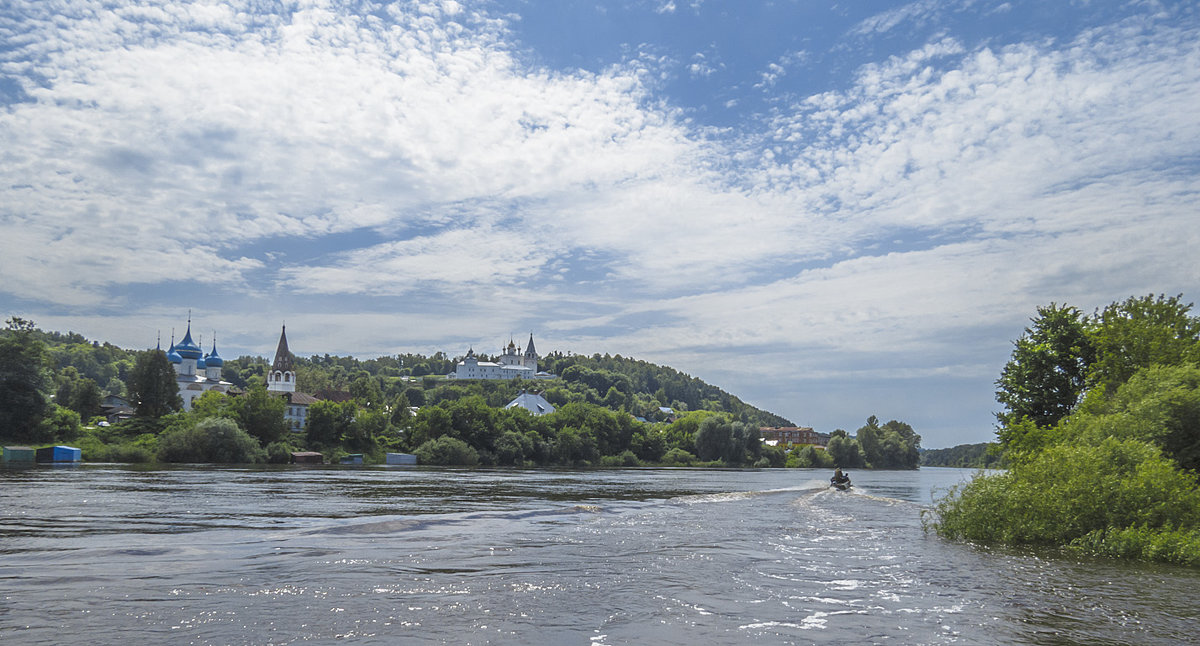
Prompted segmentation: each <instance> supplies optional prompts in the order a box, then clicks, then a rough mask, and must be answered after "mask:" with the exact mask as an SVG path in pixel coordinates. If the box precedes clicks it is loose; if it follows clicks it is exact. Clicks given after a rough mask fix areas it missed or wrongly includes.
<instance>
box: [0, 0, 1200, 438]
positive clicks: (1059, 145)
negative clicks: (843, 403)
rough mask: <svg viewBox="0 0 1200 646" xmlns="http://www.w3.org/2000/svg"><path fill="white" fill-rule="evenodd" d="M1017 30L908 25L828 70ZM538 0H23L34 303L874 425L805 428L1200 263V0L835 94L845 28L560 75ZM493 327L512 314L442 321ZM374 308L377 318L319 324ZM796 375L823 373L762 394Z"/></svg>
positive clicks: (1188, 273)
mask: <svg viewBox="0 0 1200 646" xmlns="http://www.w3.org/2000/svg"><path fill="white" fill-rule="evenodd" d="M985 4H986V3H985ZM655 7H656V8H659V9H665V8H667V7H672V8H673V3H660V4H658V5H655ZM1009 9H1011V7H1008V6H996V7H993V6H990V5H988V6H980V7H973V6H972V5H970V3H966V4H963V5H952V6H942V5H939V4H937V3H926V2H921V3H912V4H908V5H902V6H897V7H894V8H893V9H891V10H888V11H885V12H883V13H881V14H879V15H876V16H873V17H871V18H869V19H866V20H861V21H858V22H856V23H854V25H853V26H851V27H850V29H849V30H848V31H847V33H846V36H845V38H844V39H843V40H841V41H840V42H838V43H836V45H835V46H834V47H833V49H831V50H830V51H831V52H836V51H842V50H846V49H848V48H852V47H855V46H858V44H861V43H862V42H875V41H873V40H872V39H876V40H879V39H894V38H897V37H898V36H897V34H902V33H909V32H916V31H919V30H920V29H925V28H928V27H930V26H931V25H932V26H933V27H938V26H939V21H945V20H947V18H946V16H947V15H950V14H953V15H954V16H955V17H956V18H955V19H956V20H963V19H965V18H963V17H964V16H969V15H975V14H972V13H971V12H972V11H975V12H976V13H977V14H978V15H980V16H987V15H990V14H994V13H995V12H996V11H1000V12H1001V13H1005V14H1015V13H1019V11H1016V10H1014V11H1010V10H1009ZM710 10H713V11H715V9H712V8H711V7H709V6H707V5H701V4H699V3H697V4H695V5H693V6H692V11H691V12H680V13H678V14H676V13H674V12H666V13H665V14H663V16H662V17H663V19H666V18H671V19H672V20H675V19H682V18H686V19H688V20H693V19H699V17H702V16H703V15H705V12H708V11H710ZM511 11H513V7H512V6H510V5H508V4H506V3H499V2H484V1H480V2H407V3H394V4H379V5H375V4H371V3H362V4H361V5H354V7H353V8H348V7H347V6H346V5H344V4H343V3H334V2H317V1H313V2H297V3H291V4H288V5H286V6H284V5H279V6H276V7H274V8H273V9H271V10H267V11H264V10H263V9H262V7H261V6H260V4H259V3H252V2H244V3H237V2H234V3H225V4H220V5H213V4H207V3H175V2H162V3H132V2H130V3H120V2H106V3H99V2H74V3H67V4H66V5H64V6H58V5H55V6H53V7H51V6H48V5H46V4H45V3H41V2H17V3H16V4H15V5H14V6H13V8H12V9H8V10H4V11H3V13H2V14H0V37H3V39H4V40H5V41H6V42H9V43H11V45H10V47H9V48H8V49H5V50H4V51H2V52H0V88H6V87H10V88H16V90H13V91H6V92H0V97H8V98H7V99H3V100H7V101H8V103H7V104H5V105H3V106H0V140H2V141H4V142H5V146H4V149H3V150H2V151H0V251H2V253H0V275H2V276H3V277H4V281H3V286H0V299H3V300H6V301H8V302H9V303H11V307H12V308H22V309H25V310H27V311H28V312H29V313H30V314H31V315H36V316H37V317H38V319H39V321H46V320H58V321H68V322H69V321H81V322H82V321H86V320H87V317H86V316H84V314H83V313H84V312H88V313H91V315H93V316H95V315H97V314H98V313H102V314H103V313H106V315H109V316H124V315H125V314H124V313H123V312H121V313H120V314H118V312H120V311H121V310H127V309H134V310H137V309H143V310H145V311H151V310H154V311H158V310H157V309H156V308H157V307H161V306H162V305H164V303H154V304H153V305H152V304H151V303H149V302H147V301H145V300H143V298H144V297H141V296H139V295H138V294H139V290H141V289H143V288H146V289H151V288H153V289H154V290H155V291H154V293H155V294H157V295H160V296H161V295H162V294H164V290H163V289H162V288H164V287H169V286H171V285H178V286H180V289H179V290H178V295H175V294H174V292H171V291H167V292H165V293H168V294H171V296H170V298H172V299H174V301H173V302H174V305H175V307H181V306H184V303H187V302H188V299H190V298H194V297H193V296H192V295H193V294H195V293H198V292H207V293H213V294H218V295H220V296H221V298H223V299H225V301H226V303H228V304H229V307H243V305H238V304H240V303H246V304H248V303H252V302H255V301H261V300H262V299H273V301H274V303H273V305H272V307H273V308H275V309H283V308H286V307H287V305H286V304H287V303H294V302H302V303H304V305H305V307H308V308H311V309H310V311H308V312H305V313H296V314H295V315H292V314H289V315H288V318H289V321H292V320H300V317H305V318H304V320H305V321H306V322H307V323H308V324H309V325H311V327H312V329H314V330H329V329H335V328H339V327H340V328H341V329H345V330H351V329H352V330H353V332H351V333H347V334H341V335H339V334H333V335H331V336H330V337H329V338H328V340H327V342H328V343H329V344H330V347H329V348H327V349H325V350H320V351H322V352H324V351H328V352H339V351H340V352H347V353H349V352H354V353H358V354H370V353H374V352H394V351H397V350H399V349H403V348H398V347H397V343H398V341H397V340H396V339H395V338H393V335H392V334H390V333H388V334H384V333H378V334H372V331H371V330H372V328H371V326H372V325H380V321H381V319H379V318H376V317H377V316H386V315H387V312H388V311H390V312H391V315H392V316H393V317H394V318H395V319H396V320H401V319H403V320H405V321H408V322H409V324H410V328H409V330H410V332H409V333H410V334H411V336H412V338H413V339H414V343H419V344H425V346H424V349H428V348H431V347H436V348H437V349H446V350H448V351H450V352H452V353H453V352H455V351H461V350H462V349H458V350H456V349H455V348H453V347H448V348H443V347H440V346H443V345H452V344H456V343H457V344H463V343H467V344H471V343H475V342H477V341H479V340H480V338H481V335H485V334H486V330H484V329H483V328H487V327H489V326H494V327H495V328H497V329H498V330H499V331H498V332H495V333H496V334H501V335H503V334H505V333H507V332H508V331H510V330H511V329H513V328H517V329H526V328H529V327H538V328H539V329H546V330H551V331H552V333H553V334H555V335H556V337H557V340H556V341H555V343H561V347H562V349H567V350H576V351H583V352H589V351H601V352H604V351H608V352H619V353H622V354H627V355H634V356H639V357H646V358H651V359H655V360H659V361H662V362H664V363H668V364H671V365H676V366H677V367H680V368H683V369H685V370H688V371H690V372H693V373H695V374H698V375H702V376H705V377H707V378H712V379H723V380H726V381H723V382H722V385H723V386H726V387H727V388H728V389H730V390H733V391H735V392H740V393H746V396H747V398H749V399H751V400H752V401H753V400H755V395H754V393H755V392H761V393H762V398H761V399H760V400H758V401H756V403H758V404H760V405H764V406H767V407H768V408H771V409H772V410H774V411H776V412H780V413H782V414H784V415H788V416H791V417H793V418H795V419H796V420H797V421H800V422H806V423H814V424H818V425H845V424H846V422H837V421H834V420H836V419H838V418H839V417H838V416H839V415H842V416H844V414H845V413H844V412H842V411H840V410H839V404H838V401H830V402H825V403H811V402H814V401H815V400H814V399H813V398H811V397H810V398H808V399H806V400H805V401H806V402H809V403H806V404H805V409H804V410H797V409H794V408H793V407H794V404H793V403H791V402H793V401H795V400H797V398H798V395H797V393H798V392H799V390H798V389H808V388H812V387H814V386H813V384H814V383H816V382H819V381H820V380H823V379H825V380H844V379H850V380H852V381H854V380H871V383H872V384H875V385H876V386H878V387H879V388H883V386H882V385H880V384H884V383H892V382H895V383H897V384H899V385H897V386H896V388H901V389H904V388H912V387H914V386H912V384H919V383H921V380H922V379H932V380H935V381H936V380H938V379H962V380H967V381H970V382H971V383H974V384H976V386H975V387H976V389H977V390H978V389H979V388H982V389H983V390H984V391H987V390H988V389H989V388H990V379H991V378H993V377H991V375H992V374H994V372H995V370H998V367H999V365H998V364H999V363H1002V362H1003V358H1004V355H1005V353H1006V352H1007V343H1008V339H1009V338H1011V337H1012V336H1015V335H1016V334H1018V333H1019V331H1020V327H1021V326H1022V325H1023V320H1024V318H1025V317H1026V316H1028V314H1029V313H1030V312H1032V311H1033V308H1034V306H1036V305H1038V304H1042V303H1045V302H1048V301H1050V300H1057V301H1060V302H1062V301H1068V302H1072V303H1076V304H1078V305H1080V306H1083V307H1085V308H1088V307H1093V306H1097V305H1102V304H1104V303H1106V302H1109V301H1111V300H1115V299H1119V298H1123V297H1125V296H1127V295H1129V294H1133V293H1144V292H1146V291H1166V292H1172V293H1174V292H1179V291H1185V290H1186V289H1187V288H1188V287H1190V286H1193V285H1195V284H1196V282H1197V279H1198V278H1200V275H1198V273H1197V272H1198V270H1197V269H1196V268H1195V263H1193V262H1190V261H1189V260H1188V259H1189V258H1190V255H1189V254H1190V252H1189V251H1188V250H1189V248H1195V246H1196V244H1197V243H1200V240H1198V239H1197V238H1198V237H1200V233H1198V227H1197V226H1196V224H1195V223H1196V219H1195V216H1196V210H1195V207H1194V206H1193V205H1194V204H1195V203H1196V198H1197V193H1198V192H1200V181H1198V177H1197V164H1198V162H1197V156H1196V151H1197V150H1200V122H1197V121H1196V120H1195V119H1194V118H1192V117H1191V116H1190V115H1191V112H1192V110H1193V107H1192V106H1195V105H1198V104H1200V45H1197V43H1200V26H1198V25H1197V19H1196V18H1195V17H1194V16H1192V15H1191V14H1190V13H1189V12H1187V11H1184V10H1171V9H1162V10H1161V11H1141V10H1136V9H1131V10H1129V11H1127V12H1126V13H1125V14H1123V15H1119V16H1116V17H1112V18H1111V19H1108V18H1106V17H1105V16H1100V17H1097V18H1096V19H1095V20H1093V21H1092V22H1091V23H1089V26H1086V27H1081V28H1080V29H1078V30H1077V31H1075V32H1074V33H1071V34H1069V35H1068V36H1067V37H1059V38H1038V39H1019V40H1013V41H1010V42H1004V41H1002V40H1001V39H999V38H991V39H985V40H982V41H979V40H971V39H970V38H969V37H967V36H966V35H964V34H960V33H956V32H955V30H954V29H952V28H951V27H948V26H942V27H941V28H940V29H937V30H936V31H937V33H936V35H934V36H933V37H930V38H927V39H923V40H916V41H912V42H911V43H909V44H907V45H906V46H904V47H902V48H900V49H899V50H897V51H896V53H894V54H892V55H887V56H879V57H876V58H874V59H872V60H870V61H869V62H867V63H865V64H861V65H857V66H856V67H855V68H854V71H853V74H852V75H851V76H850V77H848V78H847V79H845V81H844V82H841V83H839V84H837V85H836V87H825V88H820V89H817V90H815V91H811V92H797V91H796V87H797V86H796V85H795V83H796V79H799V78H802V77H804V76H805V74H807V73H808V70H810V69H811V66H813V65H818V64H820V61H821V60H823V58H822V57H823V56H830V55H832V54H830V53H828V52H826V53H822V52H814V51H812V50H811V48H810V45H811V43H808V44H804V45H803V46H798V43H796V42H793V41H787V42H781V43H780V46H779V48H778V49H777V51H775V52H774V53H773V54H771V56H770V57H769V58H766V59H764V60H761V61H758V62H757V64H756V65H738V63H739V62H740V61H737V60H735V58H734V56H733V54H732V53H731V52H730V51H728V50H720V49H718V48H717V47H715V46H711V47H708V48H706V49H704V51H703V53H696V52H697V51H698V50H699V49H700V48H692V49H689V50H686V51H683V52H681V53H679V55H677V56H674V57H673V56H672V55H669V54H661V55H656V56H643V55H642V54H641V53H640V52H642V51H654V50H655V47H656V46H655V44H653V43H640V42H631V43H628V48H627V49H628V52H629V54H628V56H627V57H626V58H625V59H624V60H623V61H621V62H620V63H617V64H612V65H608V66H605V67H604V68H603V69H600V70H598V71H586V70H584V69H579V68H564V67H557V68H556V67H552V66H550V65H548V64H547V63H545V62H544V61H543V60H541V59H539V56H538V52H537V49H536V43H528V42H520V41H518V40H516V35H515V32H514V31H513V29H512V26H513V24H514V22H515V21H517V20H519V19H520V18H519V17H518V16H516V15H514V14H513V13H511ZM666 14H673V15H669V16H668V15H666ZM683 14H688V15H687V16H684V15H683ZM1102 18H1104V19H1102ZM950 24H951V23H949V22H947V23H946V25H950ZM955 24H957V23H955ZM880 42H882V41H880ZM888 42H891V41H888ZM702 47H703V46H702ZM673 60H679V61H690V63H688V64H687V65H683V64H679V65H681V66H682V67H680V70H679V71H680V72H681V73H682V74H683V75H684V76H686V77H688V78H690V79H696V80H703V81H705V82H712V80H713V79H715V78H718V77H724V76H725V75H728V74H731V73H732V70H734V69H751V70H753V73H751V74H749V75H748V76H747V77H746V78H745V79H744V80H743V88H742V91H743V92H751V91H752V92H755V93H758V94H761V95H763V96H765V97H766V101H767V103H766V104H765V105H766V106H768V109H767V110H766V111H765V112H761V113H752V114H749V115H747V117H746V118H745V119H743V120H742V122H741V123H739V124H738V125H737V126H736V127H715V126H708V125H705V124H704V123H703V122H702V121H700V120H699V119H698V118H697V115H696V114H695V113H693V112H690V111H689V110H688V109H685V108H683V107H681V105H680V104H679V103H677V102H675V101H673V100H672V97H671V95H670V91H669V83H668V82H667V81H664V79H669V78H670V76H671V73H670V70H669V69H667V68H669V67H670V66H671V65H676V63H674V62H672V61H673ZM718 71H719V72H720V74H717V73H716V72H718ZM785 81H786V83H785ZM729 92H733V90H732V89H730V90H729ZM738 103H739V101H737V100H733V101H732V103H730V105H731V106H732V105H737V104H738ZM381 299H382V300H381ZM0 302H2V301H0ZM393 303H395V304H396V305H393ZM399 303H419V304H420V307H421V308H423V309H422V311H421V313H420V315H419V316H417V315H415V314H413V313H412V312H411V311H409V310H406V309H405V308H404V307H401V306H400V305H398V304H399ZM497 303H508V304H511V306H510V307H503V306H498V305H497ZM464 308H468V309H470V308H476V309H482V310H484V311H486V312H487V313H488V320H487V321H485V322H478V321H472V322H471V323H470V324H467V323H465V322H458V323H454V324H449V323H441V324H433V323H430V321H435V320H438V321H450V320H456V317H460V316H461V313H462V311H463V310H464ZM356 310H357V311H362V312H371V313H372V314H371V315H369V316H366V315H364V316H363V317H362V318H361V319H359V320H358V321H355V320H354V319H353V318H352V317H348V316H346V315H344V314H337V315H333V314H327V315H326V314H321V312H323V311H338V312H353V311H356ZM247 311H250V310H247ZM381 312H382V313H381ZM229 316H230V318H228V319H226V320H227V321H229V322H230V324H238V325H240V324H244V322H245V321H246V320H247V319H246V318H245V317H240V318H238V317H235V316H234V315H233V313H230V314H229ZM113 320H116V319H113ZM323 321H324V322H323ZM384 327H387V326H384ZM231 336H232V335H231ZM338 339H342V340H343V341H339V340H338ZM345 339H354V340H355V343H357V345H354V346H352V347H350V346H347V347H338V344H339V343H341V342H344V340H345ZM418 340H419V341H418ZM540 345H541V344H540V343H539V346H540ZM411 349H414V350H420V349H422V347H414V348H411ZM318 350H319V349H317V348H314V351H318ZM773 361H774V362H782V363H781V364H780V365H784V366H786V369H785V370H783V371H782V372H776V373H775V374H783V375H786V381H787V383H792V384H798V385H797V386H796V387H795V388H792V389H789V388H788V387H787V386H786V384H772V385H771V387H770V388H766V387H764V386H762V385H761V384H760V382H761V381H762V375H763V371H764V364H765V363H769V362H773ZM989 371H990V372H989ZM939 383H940V382H939ZM872 387H875V386H872ZM916 387H919V386H916ZM989 394H990V393H989ZM839 396H841V395H839ZM911 399H913V401H914V402H915V403H914V404H913V410H911V411H899V412H896V413H894V414H892V415H893V416H897V417H901V416H905V415H907V416H908V417H909V418H910V421H911V420H914V419H915V420H920V421H923V422H924V423H925V424H926V425H927V427H930V428H939V429H941V430H939V431H938V432H944V433H945V434H946V436H947V437H949V435H950V434H951V433H952V432H953V431H954V427H955V425H963V424H966V423H967V422H964V421H961V420H958V421H948V420H938V419H937V413H936V412H935V411H932V410H931V408H932V407H930V406H929V405H928V404H926V405H925V407H924V408H922V407H921V404H920V401H921V400H920V398H911ZM892 400H894V401H903V400H904V398H903V397H891V396H889V401H892ZM856 405H857V402H856ZM988 413H989V411H978V412H977V413H976V415H975V417H974V422H972V423H973V424H974V425H975V426H977V427H983V426H986V424H987V419H988ZM868 414H869V412H868ZM881 414H885V415H887V413H881ZM980 420H983V421H982V422H981V421H980ZM985 430H986V429H985ZM975 432H977V433H978V432H980V431H978V430H976V431H975Z"/></svg>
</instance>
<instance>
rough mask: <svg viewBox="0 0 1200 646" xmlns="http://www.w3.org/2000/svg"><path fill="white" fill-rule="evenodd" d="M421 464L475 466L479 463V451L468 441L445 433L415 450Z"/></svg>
mask: <svg viewBox="0 0 1200 646" xmlns="http://www.w3.org/2000/svg"><path fill="white" fill-rule="evenodd" d="M415 453H416V456H417V462H418V463H419V464H427V465H436V466H475V465H476V464H479V452H478V451H476V450H475V449H474V448H472V447H471V445H469V444H467V443H466V442H464V441H462V440H460V439H458V438H455V437H450V436H449V435H443V436H442V437H439V438H437V439H435V440H429V441H428V442H425V443H424V444H422V445H421V446H419V447H417V450H416V451H415Z"/></svg>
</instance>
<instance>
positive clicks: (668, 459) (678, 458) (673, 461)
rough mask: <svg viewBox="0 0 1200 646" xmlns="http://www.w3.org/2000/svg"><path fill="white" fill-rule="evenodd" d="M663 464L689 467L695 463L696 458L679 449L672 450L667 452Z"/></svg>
mask: <svg viewBox="0 0 1200 646" xmlns="http://www.w3.org/2000/svg"><path fill="white" fill-rule="evenodd" d="M662 462H663V464H667V465H672V466H691V465H692V464H695V462H696V456H694V455H692V454H691V453H690V452H688V451H685V450H683V449H681V448H678V447H676V448H673V449H671V450H670V451H667V453H666V455H664V456H663V459H662Z"/></svg>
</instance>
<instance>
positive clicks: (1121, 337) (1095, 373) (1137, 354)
mask: <svg viewBox="0 0 1200 646" xmlns="http://www.w3.org/2000/svg"><path fill="white" fill-rule="evenodd" d="M1182 298H1183V297H1182V296H1172V297H1169V298H1168V297H1165V296H1161V295H1160V296H1154V295H1153V294H1151V295H1149V296H1142V297H1131V298H1128V299H1126V300H1124V301H1122V302H1120V303H1113V304H1111V305H1109V306H1108V307H1106V308H1104V309H1103V310H1102V311H1100V312H1097V313H1096V315H1095V316H1094V320H1093V324H1092V326H1091V330H1090V334H1089V337H1090V340H1091V343H1092V344H1093V345H1094V346H1095V349H1096V361H1095V365H1094V366H1093V367H1092V371H1091V374H1090V375H1089V381H1090V383H1091V384H1094V385H1096V386H1098V387H1101V388H1104V389H1105V390H1107V391H1109V392H1112V391H1115V390H1116V389H1117V388H1118V387H1119V386H1120V385H1121V384H1123V383H1125V382H1126V381H1128V380H1129V378H1130V377H1132V376H1133V374H1134V373H1135V372H1137V371H1138V370H1139V369H1141V368H1146V367H1149V366H1152V365H1178V364H1180V363H1183V362H1187V361H1190V362H1200V318H1197V317H1194V316H1190V315H1189V312H1190V311H1191V308H1192V304H1191V303H1184V302H1183V301H1182Z"/></svg>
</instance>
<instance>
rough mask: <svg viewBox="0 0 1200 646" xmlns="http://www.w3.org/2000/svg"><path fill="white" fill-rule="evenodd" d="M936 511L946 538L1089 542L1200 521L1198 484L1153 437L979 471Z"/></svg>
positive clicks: (1058, 448)
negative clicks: (986, 472) (1114, 534)
mask: <svg viewBox="0 0 1200 646" xmlns="http://www.w3.org/2000/svg"><path fill="white" fill-rule="evenodd" d="M934 516H935V519H934V522H933V527H934V529H936V531H937V533H938V534H939V535H942V536H944V537H948V538H957V539H965V540H971V541H983V542H1003V543H1009V544H1041V545H1066V544H1068V543H1071V542H1072V541H1079V543H1077V545H1079V546H1083V545H1086V544H1087V543H1088V542H1089V541H1091V542H1096V541H1097V537H1098V536H1105V535H1108V533H1110V532H1111V531H1113V530H1123V529H1126V528H1134V527H1142V528H1147V529H1149V530H1152V531H1155V532H1158V531H1175V530H1180V529H1182V530H1189V531H1190V530H1195V529H1200V489H1197V482H1196V478H1195V476H1193V475H1191V474H1188V473H1185V472H1183V471H1180V470H1178V469H1176V468H1175V464H1174V463H1173V462H1172V461H1170V460H1169V459H1167V458H1165V457H1163V456H1162V454H1161V452H1160V451H1159V450H1158V448H1157V447H1155V446H1154V445H1152V444H1150V443H1149V442H1145V441H1142V440H1135V439H1126V440H1119V439H1116V438H1107V439H1105V440H1104V441H1102V442H1101V443H1100V444H1098V445H1078V446H1072V445H1067V444H1058V445H1055V446H1051V447H1049V448H1047V449H1046V450H1044V451H1043V452H1041V453H1040V454H1038V455H1037V456H1036V457H1034V458H1032V459H1031V460H1029V461H1027V462H1023V463H1018V464H1015V465H1013V467H1012V468H1011V469H1010V470H1008V471H1007V472H1004V473H1002V474H998V475H991V476H978V477H976V478H975V479H974V480H972V481H971V482H969V483H967V484H965V485H963V486H961V487H959V488H957V489H955V490H953V491H952V492H951V494H950V495H948V496H946V497H944V498H942V499H941V500H939V501H938V502H937V504H936V507H935V512H934ZM1097 532H1098V534H1097ZM1089 535H1090V536H1091V538H1087V537H1088V536H1089ZM1194 556H1197V557H1200V555H1194Z"/></svg>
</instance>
